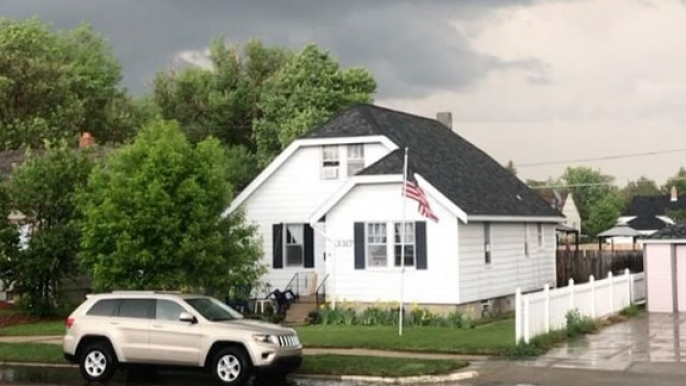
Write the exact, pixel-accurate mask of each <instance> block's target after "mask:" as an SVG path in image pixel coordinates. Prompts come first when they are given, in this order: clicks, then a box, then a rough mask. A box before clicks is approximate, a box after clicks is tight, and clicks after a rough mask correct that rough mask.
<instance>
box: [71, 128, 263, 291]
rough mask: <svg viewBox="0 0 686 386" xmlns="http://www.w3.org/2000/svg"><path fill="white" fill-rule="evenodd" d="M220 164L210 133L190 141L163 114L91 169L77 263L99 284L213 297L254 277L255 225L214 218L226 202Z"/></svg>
mask: <svg viewBox="0 0 686 386" xmlns="http://www.w3.org/2000/svg"><path fill="white" fill-rule="evenodd" d="M227 165H228V162H227V160H226V153H225V150H224V148H223V147H222V146H221V144H220V142H219V141H218V140H217V139H214V138H209V139H206V140H203V141H201V142H199V143H197V144H196V145H194V144H192V143H191V142H190V141H189V140H188V139H187V138H186V136H185V135H184V134H183V133H182V131H181V130H180V129H179V127H178V125H177V124H176V123H174V122H165V121H162V120H157V121H154V122H151V123H150V124H148V125H147V126H145V127H144V128H143V129H142V130H141V131H140V132H139V133H138V135H137V137H136V140H135V142H133V143H132V144H130V145H127V146H124V147H122V148H121V149H119V150H118V151H117V152H116V153H114V154H113V155H112V156H111V157H110V158H109V159H108V160H107V161H106V162H105V163H104V164H102V165H98V166H97V167H96V168H95V170H94V171H93V172H92V174H91V176H90V179H89V181H88V187H87V189H86V191H85V192H83V194H82V196H81V198H82V202H83V207H82V208H83V212H84V221H83V222H82V224H81V230H82V232H83V238H82V239H81V247H82V253H81V261H82V263H83V265H84V267H86V268H87V269H88V270H89V271H90V272H92V274H93V280H94V285H95V287H96V289H98V290H109V289H193V290H202V291H205V292H206V293H210V294H213V295H217V294H226V293H227V292H228V291H229V287H230V285H231V284H238V283H243V284H250V283H254V282H255V281H256V280H257V278H259V277H260V275H261V274H262V272H263V270H264V267H262V266H261V265H260V264H259V263H258V261H259V256H260V254H261V251H260V247H259V243H258V242H257V241H258V240H257V239H256V229H255V228H254V227H252V226H249V225H247V224H246V223H245V221H244V220H243V218H242V216H241V215H235V216H231V217H227V218H221V217H220V215H221V213H222V212H223V211H224V210H225V208H226V207H227V205H228V204H229V202H230V199H231V185H230V184H229V183H228V182H227V176H228V175H229V171H228V170H227ZM245 282H248V283H245Z"/></svg>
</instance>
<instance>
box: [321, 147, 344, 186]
mask: <svg viewBox="0 0 686 386" xmlns="http://www.w3.org/2000/svg"><path fill="white" fill-rule="evenodd" d="M340 164H341V162H340V158H339V156H338V146H324V147H322V178H323V179H325V180H335V179H337V178H338V170H339V168H340Z"/></svg>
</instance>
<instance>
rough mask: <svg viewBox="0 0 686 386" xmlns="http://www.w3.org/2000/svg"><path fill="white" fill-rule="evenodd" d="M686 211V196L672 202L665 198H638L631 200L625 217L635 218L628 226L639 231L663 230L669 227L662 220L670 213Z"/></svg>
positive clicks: (669, 198) (666, 196)
mask: <svg viewBox="0 0 686 386" xmlns="http://www.w3.org/2000/svg"><path fill="white" fill-rule="evenodd" d="M677 210H686V195H680V196H678V197H677V200H676V201H672V200H671V197H670V196H669V195H665V196H636V197H634V198H633V199H632V200H631V203H630V204H629V207H628V208H627V211H626V213H625V214H624V216H635V217H636V218H634V219H633V220H631V221H629V222H628V224H629V225H630V226H631V227H632V228H634V229H637V230H656V229H663V228H664V227H665V226H667V225H669V224H667V223H666V222H665V221H663V220H661V219H660V217H661V216H665V215H667V214H668V212H669V211H677Z"/></svg>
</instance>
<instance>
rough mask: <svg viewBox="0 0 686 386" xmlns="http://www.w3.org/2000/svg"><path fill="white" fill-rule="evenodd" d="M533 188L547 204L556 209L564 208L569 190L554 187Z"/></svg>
mask: <svg viewBox="0 0 686 386" xmlns="http://www.w3.org/2000/svg"><path fill="white" fill-rule="evenodd" d="M533 190H534V191H535V192H537V193H538V195H539V196H541V198H543V200H545V202H547V203H548V205H550V206H551V207H552V208H555V209H557V210H562V208H564V206H565V203H566V202H567V198H568V197H569V192H567V191H560V190H558V189H555V188H534V189H533Z"/></svg>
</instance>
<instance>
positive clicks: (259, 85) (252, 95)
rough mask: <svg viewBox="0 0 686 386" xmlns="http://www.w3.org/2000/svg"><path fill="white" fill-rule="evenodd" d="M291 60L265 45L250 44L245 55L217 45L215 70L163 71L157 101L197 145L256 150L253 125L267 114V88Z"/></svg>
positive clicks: (213, 52) (213, 55) (283, 52)
mask: <svg viewBox="0 0 686 386" xmlns="http://www.w3.org/2000/svg"><path fill="white" fill-rule="evenodd" d="M289 55H290V53H289V52H288V51H286V50H284V49H282V48H269V47H266V46H264V45H263V44H262V42H261V41H259V40H252V41H250V42H248V43H246V44H245V46H244V47H243V50H242V52H241V51H239V49H238V48H237V47H226V46H225V44H224V43H223V42H222V41H221V40H215V41H213V42H212V45H211V48H210V61H211V64H212V68H211V69H202V68H196V67H191V68H187V69H184V70H182V71H179V72H177V71H166V72H159V73H158V74H157V76H156V77H155V81H154V92H153V100H154V102H155V103H156V104H157V106H158V107H159V109H160V112H161V115H162V117H163V118H165V119H174V120H176V121H178V122H179V124H180V126H181V128H182V130H183V131H184V133H186V135H187V136H188V137H189V138H190V139H191V140H192V141H193V142H198V141H201V140H203V139H205V138H207V137H208V136H214V137H216V138H218V139H220V140H221V141H222V143H224V144H225V145H228V146H233V145H242V146H245V147H247V148H248V149H250V150H251V151H254V150H255V146H254V144H253V138H252V137H253V136H252V125H253V121H254V120H255V119H257V118H259V116H260V115H261V112H260V110H259V108H257V101H258V100H259V98H260V94H261V93H262V89H263V84H264V82H265V81H266V80H267V79H268V78H269V77H270V76H271V75H272V74H274V73H275V72H276V71H277V70H278V69H279V68H281V66H283V64H284V63H285V62H286V59H287V58H288V56H289Z"/></svg>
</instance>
